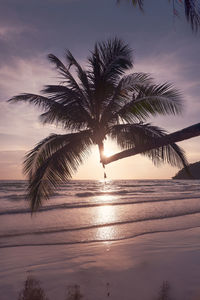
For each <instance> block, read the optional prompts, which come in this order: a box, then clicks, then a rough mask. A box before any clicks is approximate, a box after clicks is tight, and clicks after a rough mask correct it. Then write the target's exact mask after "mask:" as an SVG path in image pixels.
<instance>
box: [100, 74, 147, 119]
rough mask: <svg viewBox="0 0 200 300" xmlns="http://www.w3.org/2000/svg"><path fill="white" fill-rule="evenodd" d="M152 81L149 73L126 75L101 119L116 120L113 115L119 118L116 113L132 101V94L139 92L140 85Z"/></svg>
mask: <svg viewBox="0 0 200 300" xmlns="http://www.w3.org/2000/svg"><path fill="white" fill-rule="evenodd" d="M150 83H152V78H151V76H150V75H149V74H147V73H133V74H129V75H124V76H123V77H122V78H121V79H120V81H119V83H118V85H117V86H116V88H115V89H114V92H113V96H112V97H111V99H109V101H108V104H107V105H106V107H105V108H104V111H103V113H102V118H101V121H102V122H106V121H110V122H113V119H114V120H115V118H113V116H115V117H117V118H118V116H117V115H115V113H116V112H117V111H119V110H120V109H121V108H122V107H123V106H125V105H126V104H127V103H129V102H130V94H131V93H132V94H133V93H134V92H137V91H138V90H139V89H140V87H143V86H146V85H149V84H150Z"/></svg>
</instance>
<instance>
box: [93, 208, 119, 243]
mask: <svg viewBox="0 0 200 300" xmlns="http://www.w3.org/2000/svg"><path fill="white" fill-rule="evenodd" d="M96 221H97V222H99V223H100V224H106V223H111V222H115V221H116V210H115V207H114V206H112V205H105V206H101V207H98V209H97V210H96ZM116 235H117V231H116V228H115V227H114V226H108V227H99V228H98V229H97V232H96V238H97V239H98V240H99V239H100V240H110V239H113V238H114V237H116Z"/></svg>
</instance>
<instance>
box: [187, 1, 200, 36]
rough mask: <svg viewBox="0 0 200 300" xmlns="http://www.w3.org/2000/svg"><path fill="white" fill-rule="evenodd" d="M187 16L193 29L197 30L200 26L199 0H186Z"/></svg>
mask: <svg viewBox="0 0 200 300" xmlns="http://www.w3.org/2000/svg"><path fill="white" fill-rule="evenodd" d="M185 16H186V18H187V21H188V22H189V23H190V25H191V27H192V30H194V31H197V30H198V28H199V27H200V3H199V0H185Z"/></svg>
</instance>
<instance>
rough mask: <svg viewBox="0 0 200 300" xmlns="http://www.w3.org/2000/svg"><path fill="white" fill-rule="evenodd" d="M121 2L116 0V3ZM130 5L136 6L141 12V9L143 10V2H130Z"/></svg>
mask: <svg viewBox="0 0 200 300" xmlns="http://www.w3.org/2000/svg"><path fill="white" fill-rule="evenodd" d="M120 2H121V0H117V3H120ZM131 3H132V4H133V5H134V6H138V7H139V8H140V10H142V11H143V8H144V0H131Z"/></svg>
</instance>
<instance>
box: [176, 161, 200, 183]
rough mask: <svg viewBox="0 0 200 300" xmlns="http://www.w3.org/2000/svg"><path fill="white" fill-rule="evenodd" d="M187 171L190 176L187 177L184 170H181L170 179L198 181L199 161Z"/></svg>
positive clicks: (199, 177)
mask: <svg viewBox="0 0 200 300" xmlns="http://www.w3.org/2000/svg"><path fill="white" fill-rule="evenodd" d="M189 170H190V173H191V175H192V177H191V176H189V174H188V173H187V172H186V170H185V168H183V169H181V170H180V171H179V172H178V173H176V175H175V176H174V177H172V179H200V161H198V162H196V163H194V164H190V165H189Z"/></svg>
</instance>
